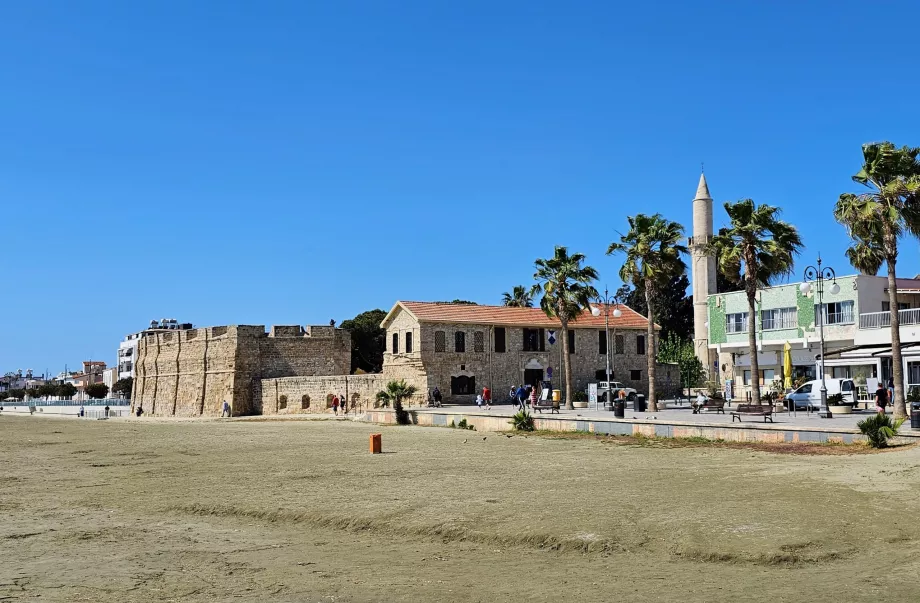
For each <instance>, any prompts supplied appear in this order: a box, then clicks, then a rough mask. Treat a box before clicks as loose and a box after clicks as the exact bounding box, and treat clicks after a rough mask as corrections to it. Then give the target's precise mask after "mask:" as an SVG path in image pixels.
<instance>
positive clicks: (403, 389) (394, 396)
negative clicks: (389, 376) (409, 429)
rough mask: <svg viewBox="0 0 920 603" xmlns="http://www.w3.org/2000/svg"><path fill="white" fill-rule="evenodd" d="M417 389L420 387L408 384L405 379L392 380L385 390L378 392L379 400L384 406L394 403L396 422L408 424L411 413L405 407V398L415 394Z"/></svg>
mask: <svg viewBox="0 0 920 603" xmlns="http://www.w3.org/2000/svg"><path fill="white" fill-rule="evenodd" d="M417 391H418V388H416V387H415V386H414V385H408V384H407V383H406V381H405V379H402V380H400V381H390V382H389V383H387V388H386V389H385V390H382V391H379V392H377V400H378V401H379V402H382V403H383V405H384V406H389V405H390V404H392V405H393V410H394V411H396V422H397V423H398V424H400V425H408V424H409V423H410V421H409V413H408V412H407V411H406V410H404V409H403V405H402V403H403V400H406V399H408V398H411V397H412V396H414V395H415V392H417Z"/></svg>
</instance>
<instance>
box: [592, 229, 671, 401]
mask: <svg viewBox="0 0 920 603" xmlns="http://www.w3.org/2000/svg"><path fill="white" fill-rule="evenodd" d="M628 220H629V232H627V233H626V234H625V235H620V241H619V242H615V243H611V244H610V247H608V248H607V255H611V254H614V253H625V254H626V261H625V262H624V263H623V267H622V268H620V278H621V279H623V282H624V283H632V284H633V285H634V286H635V287H637V288H638V287H640V286H641V287H644V288H645V303H646V308H647V309H648V311H647V315H648V316H647V318H648V331H647V335H646V340H647V341H648V345H647V346H646V348H647V349H646V351H645V356H646V360H647V362H648V404H649V409H650V410H651V411H652V412H654V411H657V410H658V396H657V395H656V393H655V363H656V362H657V354H656V351H657V349H658V347H657V346H656V345H655V314H656V313H658V312H656V310H660V308H656V306H657V302H658V300H659V295H658V294H659V292H660V291H662V287H664V286H666V285H667V283H669V282H670V281H671V280H672V279H673V278H674V277H677V276H680V275H682V274H683V273H684V272H685V271H686V269H687V265H686V264H684V260H683V259H682V258H681V256H682V255H683V254H685V253H688V252H687V247H686V246H684V245H682V244H681V240H683V238H684V227H683V226H681V225H680V224H678V223H677V222H670V221H668V220H666V219H665V218H663V217H662V216H661V214H655V215H653V216H648V215H646V214H636V215H635V216H630V217H629V218H628Z"/></svg>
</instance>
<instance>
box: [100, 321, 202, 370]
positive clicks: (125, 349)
mask: <svg viewBox="0 0 920 603" xmlns="http://www.w3.org/2000/svg"><path fill="white" fill-rule="evenodd" d="M191 328H192V323H190V322H185V323H180V322H178V321H177V320H176V319H175V318H163V319H161V320H159V321H156V320H151V321H150V326H149V327H148V328H146V329H145V330H143V331H139V332H137V333H131V334H130V335H127V336H126V337H125V338H124V341H122V342H121V343H120V344H118V379H127V378H128V377H134V361H135V358H137V342H138V341H139V340H140V339H141V337H143V336H144V335H147V334H148V333H156V332H158V331H184V330H187V329H191Z"/></svg>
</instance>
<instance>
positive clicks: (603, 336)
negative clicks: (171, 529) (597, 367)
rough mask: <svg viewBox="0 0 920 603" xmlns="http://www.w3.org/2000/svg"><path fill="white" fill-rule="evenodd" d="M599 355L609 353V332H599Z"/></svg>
mask: <svg viewBox="0 0 920 603" xmlns="http://www.w3.org/2000/svg"><path fill="white" fill-rule="evenodd" d="M597 353H598V354H606V353H607V331H598V332H597Z"/></svg>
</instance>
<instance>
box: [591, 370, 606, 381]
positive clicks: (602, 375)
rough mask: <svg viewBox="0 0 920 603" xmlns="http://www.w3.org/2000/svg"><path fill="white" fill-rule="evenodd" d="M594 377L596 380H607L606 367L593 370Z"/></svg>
mask: <svg viewBox="0 0 920 603" xmlns="http://www.w3.org/2000/svg"><path fill="white" fill-rule="evenodd" d="M594 378H595V379H596V380H597V381H606V380H607V369H600V370H596V371H594Z"/></svg>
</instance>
